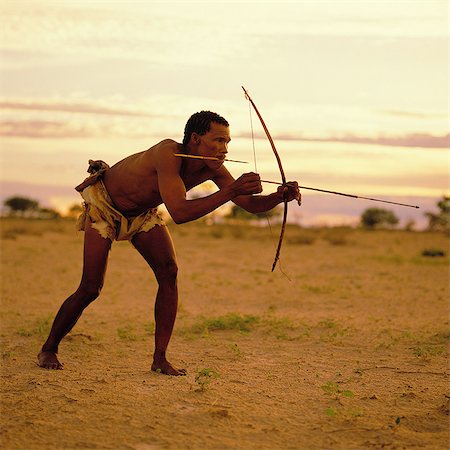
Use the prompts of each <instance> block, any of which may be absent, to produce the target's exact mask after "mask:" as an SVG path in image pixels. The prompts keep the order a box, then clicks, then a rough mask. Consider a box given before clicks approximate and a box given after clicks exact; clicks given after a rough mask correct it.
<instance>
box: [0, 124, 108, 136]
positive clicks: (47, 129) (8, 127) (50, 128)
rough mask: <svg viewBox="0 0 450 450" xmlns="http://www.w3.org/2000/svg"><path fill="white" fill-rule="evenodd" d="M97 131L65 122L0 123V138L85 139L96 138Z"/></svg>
mask: <svg viewBox="0 0 450 450" xmlns="http://www.w3.org/2000/svg"><path fill="white" fill-rule="evenodd" d="M98 131H99V130H95V129H94V128H93V127H92V126H89V125H78V126H77V125H73V124H70V123H65V122H56V121H46V120H30V121H14V120H9V121H8V120H6V121H2V122H0V136H5V137H25V138H87V137H93V136H97V135H98V134H99V133H98Z"/></svg>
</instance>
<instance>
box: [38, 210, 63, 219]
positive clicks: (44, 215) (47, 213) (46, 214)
mask: <svg viewBox="0 0 450 450" xmlns="http://www.w3.org/2000/svg"><path fill="white" fill-rule="evenodd" d="M38 216H39V219H59V218H60V217H61V214H60V213H59V212H58V211H56V210H55V209H52V208H39V210H38Z"/></svg>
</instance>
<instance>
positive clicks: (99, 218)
mask: <svg viewBox="0 0 450 450" xmlns="http://www.w3.org/2000/svg"><path fill="white" fill-rule="evenodd" d="M230 140H231V139H230V130H229V125H228V122H227V121H226V120H225V119H224V118H223V117H221V116H219V115H218V114H215V113H213V112H210V111H201V112H199V113H196V114H193V115H192V116H191V118H190V119H189V120H188V122H187V124H186V127H185V130H184V139H183V143H182V144H179V143H177V142H175V141H173V140H171V139H166V140H164V141H161V142H160V143H158V144H156V145H154V146H153V147H151V148H150V149H148V150H146V151H143V152H141V153H136V154H134V155H131V156H129V157H127V158H125V159H123V160H122V161H119V162H118V163H117V164H115V165H114V166H112V167H111V168H109V167H108V166H107V165H106V164H105V163H103V162H102V161H90V163H91V166H90V168H89V171H90V172H91V173H92V175H91V176H90V177H89V178H87V179H86V180H85V181H84V182H83V183H82V184H81V185H80V186H78V187H77V190H79V191H80V192H81V195H82V197H83V199H84V201H85V203H84V205H85V211H84V213H83V215H82V216H81V218H80V219H81V223H80V229H83V230H84V231H85V238H84V259H83V274H82V277H81V283H80V285H79V287H78V289H77V290H76V291H75V292H74V293H73V294H72V295H71V296H70V297H69V298H68V299H67V300H66V301H65V302H64V303H63V304H62V306H61V308H60V310H59V311H58V314H57V315H56V317H55V320H54V322H53V326H52V329H51V331H50V335H49V337H48V339H47V341H46V342H45V344H44V345H43V346H42V350H41V352H40V353H39V355H38V362H39V365H40V366H41V367H44V368H46V369H62V367H63V364H62V363H61V362H60V361H59V360H58V358H57V356H56V355H57V352H58V346H59V343H60V342H61V340H62V338H63V337H64V336H65V335H66V334H67V333H68V332H69V331H70V330H71V329H72V327H73V326H74V325H75V323H76V322H77V320H78V319H79V317H80V316H81V314H82V312H83V310H84V309H85V308H86V307H87V306H88V305H89V304H90V303H91V302H92V301H93V300H95V299H96V298H97V297H98V296H99V294H100V290H101V289H102V286H103V279H104V275H105V271H106V264H107V259H108V253H109V250H110V248H111V243H112V241H113V240H123V239H128V240H130V241H131V242H132V244H133V245H134V247H135V248H136V249H137V251H138V252H139V253H140V254H141V255H142V256H143V257H144V259H145V260H146V261H147V263H148V265H149V266H150V267H151V269H152V270H153V272H154V274H155V276H156V279H157V281H158V286H159V288H158V293H157V295H156V303H155V321H156V330H155V352H154V355H153V363H152V366H151V368H152V370H154V371H158V372H161V373H164V374H168V375H184V374H185V370H183V369H176V368H175V367H174V366H173V365H172V364H171V363H170V362H169V361H168V360H167V359H166V350H167V346H168V344H169V340H170V337H171V335H172V330H173V326H174V322H175V317H176V313H177V304H178V293H177V270H178V269H177V262H176V258H175V251H174V248H173V244H172V240H171V237H170V235H169V231H168V229H167V227H166V226H164V224H163V222H162V220H161V218H160V217H159V215H158V213H157V210H156V208H157V206H158V205H160V204H161V203H164V204H165V205H166V207H167V209H168V211H169V213H170V215H171V216H172V218H173V220H174V221H175V222H176V223H177V224H179V223H184V222H189V221H191V220H195V219H198V218H199V217H202V216H204V215H206V214H208V213H210V212H211V211H214V210H215V209H216V208H218V207H219V206H221V205H223V204H224V203H226V202H228V201H230V200H231V201H233V202H234V203H235V204H237V205H239V206H240V207H242V208H244V209H245V210H247V211H249V212H251V213H260V212H263V211H268V210H270V209H272V208H273V207H275V206H276V205H278V204H279V203H281V202H282V201H283V196H286V198H287V199H288V200H289V201H291V200H293V199H294V198H296V199H297V200H298V199H299V195H300V194H299V191H298V185H297V183H295V182H293V183H289V186H287V187H286V186H285V187H280V188H278V190H277V192H275V193H272V194H270V195H264V196H262V195H258V196H256V195H254V194H259V193H260V192H261V191H262V187H261V182H260V178H259V175H257V174H255V173H246V174H244V175H242V176H240V177H239V178H238V179H237V180H235V179H234V178H233V177H232V176H231V175H230V173H229V172H228V170H227V169H226V168H225V167H224V165H223V160H224V159H225V156H226V154H227V148H228V144H229V142H230ZM174 153H185V154H189V155H197V156H207V157H215V158H218V159H219V160H218V161H213V160H202V159H200V160H199V159H185V158H178V157H174ZM206 180H212V181H213V182H214V183H215V184H216V185H217V186H218V188H219V190H218V191H217V192H215V193H214V194H211V195H208V196H206V197H203V198H196V199H194V200H187V199H186V191H188V190H190V189H192V188H193V187H194V186H197V185H199V184H201V183H203V182H204V181H206Z"/></svg>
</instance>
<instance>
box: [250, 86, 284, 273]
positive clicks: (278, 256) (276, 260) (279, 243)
mask: <svg viewBox="0 0 450 450" xmlns="http://www.w3.org/2000/svg"><path fill="white" fill-rule="evenodd" d="M242 89H243V90H244V93H245V98H246V99H247V100H248V101H249V102H250V104H251V105H252V106H253V109H254V110H255V112H256V115H257V116H258V118H259V121H260V122H261V125H262V127H263V129H264V132H265V133H266V136H267V139H268V140H269V142H270V146H271V147H272V150H273V153H274V155H275V158H276V159H277V163H278V168H279V169H280V174H281V181H282V183H283V185H285V184H286V176H285V174H284V170H283V165H282V164H281V159H280V155H279V154H278V152H277V149H276V147H275V144H274V142H273V139H272V136H271V135H270V133H269V130H268V129H267V126H266V124H265V122H264V120H263V118H262V117H261V114H260V113H259V111H258V108H257V107H256V105H255V103H254V102H253V100H252V99H251V97H250V95H249V94H248V92H247V91H246V90H245V88H244V86H242ZM283 203H284V210H283V223H282V225H281V232H280V238H279V240H278V246H277V251H276V253H275V259H274V261H273V264H272V272H273V271H274V269H275V266H276V265H277V262H278V260H279V259H280V251H281V244H282V243H283V237H284V230H285V228H286V218H287V210H288V203H287V199H286V195H284V200H283Z"/></svg>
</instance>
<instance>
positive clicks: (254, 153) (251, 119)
mask: <svg viewBox="0 0 450 450" xmlns="http://www.w3.org/2000/svg"><path fill="white" fill-rule="evenodd" d="M248 113H249V115H250V128H251V130H252V146H253V164H254V167H255V173H258V166H257V163H256V146H255V133H254V130H253V115H252V105H251V104H250V101H249V102H248ZM259 196H262V193H261V192H260V193H259ZM264 217H265V218H266V221H267V226H268V227H269V230H270V237H271V239H272V245H273V248H274V250H275V251H276V250H277V244H276V243H275V236H274V234H273V230H272V225H271V224H270V220H269V215H268V214H267V212H264ZM278 269H279V270H280V272H281V273H282V274H283V275H284V276H285V277H286V278H287V279H288V280H289V281H292V280H291V278H290V277H289V276H288V274H287V273H286V272H285V271H284V270H283V267H282V264H281V257H278Z"/></svg>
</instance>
